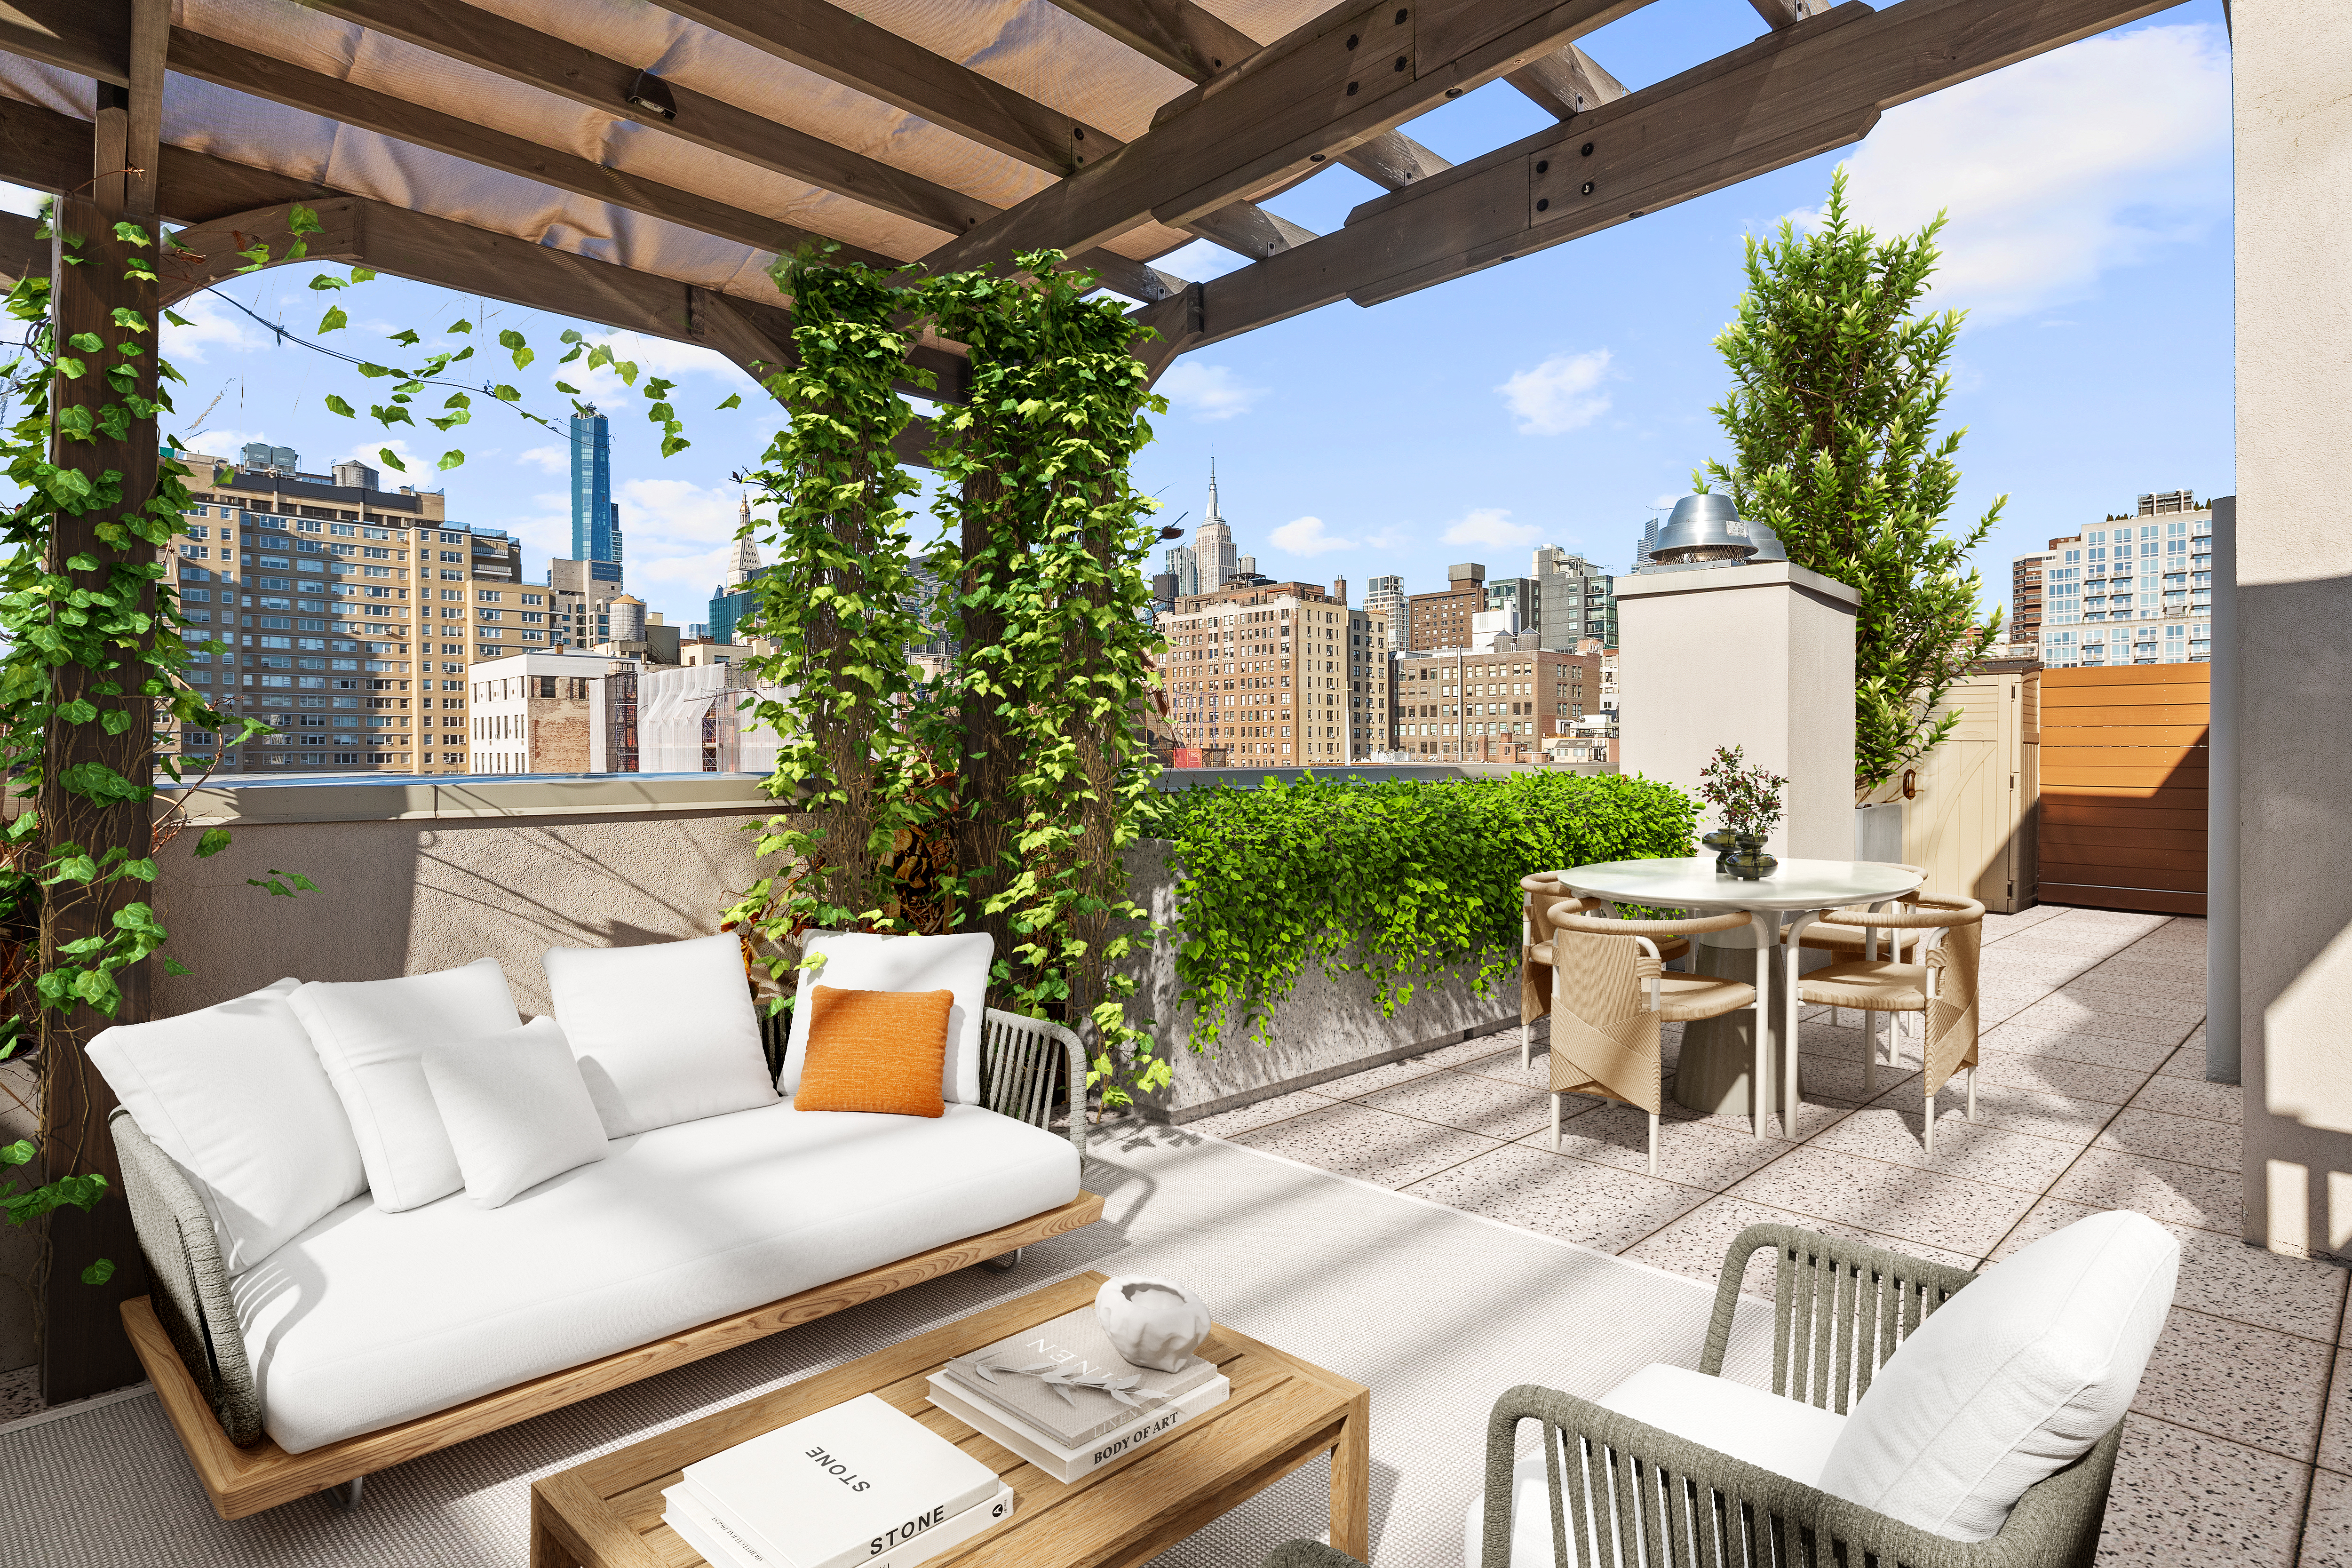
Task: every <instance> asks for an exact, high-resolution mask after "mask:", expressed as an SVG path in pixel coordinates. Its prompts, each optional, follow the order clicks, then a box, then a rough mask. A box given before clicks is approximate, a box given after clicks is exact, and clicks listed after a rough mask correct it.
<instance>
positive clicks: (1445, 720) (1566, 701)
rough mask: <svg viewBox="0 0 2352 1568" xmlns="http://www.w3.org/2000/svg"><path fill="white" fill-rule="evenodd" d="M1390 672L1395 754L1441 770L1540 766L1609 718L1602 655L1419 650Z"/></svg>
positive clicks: (1399, 658)
mask: <svg viewBox="0 0 2352 1568" xmlns="http://www.w3.org/2000/svg"><path fill="white" fill-rule="evenodd" d="M1498 640H1499V641H1501V642H1505V643H1512V642H1520V641H1527V642H1530V643H1531V642H1532V639H1531V638H1528V637H1518V638H1513V637H1504V638H1501V639H1498ZM1390 665H1391V693H1392V695H1391V700H1390V702H1391V724H1392V727H1393V728H1392V735H1393V740H1392V742H1391V747H1390V749H1391V750H1392V751H1400V752H1407V753H1410V754H1412V755H1413V756H1415V757H1420V758H1425V759H1427V760H1430V761H1433V762H1439V761H1444V762H1473V763H1480V762H1485V763H1535V762H1540V761H1542V760H1543V754H1544V742H1545V741H1546V740H1547V739H1548V738H1550V737H1553V736H1559V735H1566V734H1569V733H1571V732H1572V730H1573V727H1574V725H1575V722H1576V721H1577V720H1580V719H1582V718H1584V717H1585V716H1586V715H1587V714H1588V713H1598V712H1599V711H1600V710H1601V655H1600V653H1599V652H1597V651H1594V652H1590V653H1558V652H1552V651H1549V650H1544V649H1538V648H1536V647H1532V646H1530V647H1525V648H1512V647H1497V648H1496V650H1495V651H1493V652H1487V653H1474V652H1472V651H1470V649H1469V648H1467V647H1461V648H1454V649H1448V650H1445V651H1443V652H1423V651H1419V650H1415V651H1411V652H1404V653H1400V654H1398V655H1397V656H1396V657H1395V658H1392V659H1391V660H1390Z"/></svg>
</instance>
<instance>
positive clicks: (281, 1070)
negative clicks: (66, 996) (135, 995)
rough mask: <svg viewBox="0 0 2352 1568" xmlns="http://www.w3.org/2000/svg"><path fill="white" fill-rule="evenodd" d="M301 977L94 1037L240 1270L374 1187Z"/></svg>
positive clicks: (118, 1086) (114, 1080)
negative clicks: (301, 1005) (323, 1056)
mask: <svg viewBox="0 0 2352 1568" xmlns="http://www.w3.org/2000/svg"><path fill="white" fill-rule="evenodd" d="M299 984H302V983H301V982H300V981H299V980H281V981H279V982H278V984H275V985H269V986H265V987H263V988H262V989H261V990H259V991H256V992H254V993H252V994H249V995H245V996H239V997H237V998H236V999H235V1000H234V1001H229V1002H223V1003H221V1004H219V1005H216V1006H212V1007H205V1008H203V1009H201V1010H199V1011H197V1012H194V1013H183V1014H181V1015H180V1016H178V1017H175V1018H158V1019H156V1020H155V1021H153V1022H152V1023H147V1024H117V1025H116V1026H114V1027H112V1028H110V1029H107V1030H104V1031H102V1032H101V1033H100V1035H99V1037H97V1038H96V1039H94V1040H92V1041H90V1043H89V1059H90V1061H91V1063H92V1064H93V1065H94V1066H96V1067H97V1068H98V1070H99V1073H100V1076H102V1077H103V1078H104V1079H106V1082H107V1085H108V1087H109V1088H110V1089H113V1090H114V1097H115V1099H117V1100H121V1102H122V1104H123V1106H124V1108H125V1109H126V1110H129V1111H130V1112H131V1119H132V1120H133V1121H137V1122H138V1123H139V1129H140V1131H142V1132H144V1133H146V1134H147V1136H148V1137H149V1138H150V1139H151V1140H152V1141H153V1142H154V1144H155V1146H156V1147H157V1148H159V1149H161V1150H163V1152H164V1153H166V1154H169V1155H170V1156H171V1157H172V1159H173V1161H174V1162H175V1163H178V1165H179V1167H180V1169H182V1170H183V1171H184V1172H186V1173H187V1174H188V1179H189V1184H191V1185H192V1186H194V1188H195V1190H196V1195H197V1196H198V1197H200V1198H202V1199H203V1200H204V1205H205V1210H206V1211H207V1212H208V1213H209V1214H210V1215H212V1221H213V1234H214V1236H215V1237H216V1238H217V1240H218V1241H219V1244H220V1251H221V1260H222V1262H223V1263H224V1264H225V1265H226V1267H227V1268H228V1271H229V1273H230V1274H231V1275H232V1276H234V1275H237V1274H242V1273H244V1272H245V1271H246V1270H247V1269H248V1268H252V1267H253V1266H254V1265H255V1264H257V1263H258V1262H260V1261H261V1260H262V1259H263V1258H267V1257H268V1256H269V1255H270V1254H271V1253H272V1252H275V1251H276V1250H278V1247H279V1245H280V1244H282V1243H283V1242H285V1241H287V1240H288V1239H289V1238H290V1237H293V1236H294V1235H296V1234H297V1233H298V1232H299V1231H301V1230H302V1229H303V1228H304V1227H305V1226H309V1225H310V1224H311V1223H312V1222H313V1221H315V1220H317V1219H318V1218H319V1217H320V1215H324V1214H327V1213H328V1212H330V1211H331V1210H332V1209H334V1208H336V1207H337V1206H339V1205H342V1204H346V1203H349V1202H350V1201H351V1200H352V1199H353V1198H355V1197H357V1196H359V1195H360V1194H362V1193H363V1192H365V1191H367V1173H366V1172H365V1171H364V1170H363V1169H362V1166H361V1164H360V1146H359V1144H358V1143H357V1142H355V1141H354V1140H353V1139H352V1124H351V1122H350V1121H349V1120H348V1119H346V1118H345V1117H344V1115H343V1106H342V1102H341V1100H338V1099H336V1098H335V1090H334V1088H333V1086H332V1085H331V1084H329V1083H328V1081H327V1074H326V1069H325V1068H321V1067H320V1065H319V1057H318V1053H317V1052H316V1051H314V1050H312V1049H311V1048H310V1036H309V1035H308V1034H306V1033H305V1032H304V1031H303V1028H302V1022H301V1020H300V1019H299V1018H297V1017H296V1016H294V1010H293V1009H292V1008H291V1007H289V1006H288V1005H287V1002H286V999H287V997H289V995H291V994H293V992H294V989H295V987H296V986H298V985H299Z"/></svg>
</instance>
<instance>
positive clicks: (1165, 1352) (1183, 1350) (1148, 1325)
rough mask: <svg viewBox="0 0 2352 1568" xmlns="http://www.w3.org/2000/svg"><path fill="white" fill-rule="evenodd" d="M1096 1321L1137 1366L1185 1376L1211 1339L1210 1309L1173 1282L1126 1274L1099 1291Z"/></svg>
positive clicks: (1117, 1349) (1117, 1347)
mask: <svg viewBox="0 0 2352 1568" xmlns="http://www.w3.org/2000/svg"><path fill="white" fill-rule="evenodd" d="M1095 1321H1097V1323H1100V1324H1101V1325H1102V1331H1103V1333H1104V1335H1105V1336H1106V1337H1107V1338H1108V1339H1109V1341H1110V1343H1111V1348H1112V1349H1113V1350H1115V1351H1117V1352H1118V1353H1119V1354H1120V1355H1121V1356H1123V1357H1125V1358H1126V1359H1127V1361H1128V1362H1129V1363H1130V1364H1132V1365H1135V1366H1148V1367H1150V1368H1151V1369H1152V1370H1153V1371H1154V1372H1181V1371H1183V1370H1184V1368H1185V1366H1186V1364H1187V1363H1190V1362H1191V1361H1192V1352H1193V1351H1195V1350H1197V1349H1198V1348H1200V1343H1201V1342H1202V1340H1204V1339H1207V1338H1208V1337H1209V1309H1208V1305H1207V1303H1205V1302H1203V1301H1202V1300H1201V1298H1199V1297H1198V1296H1195V1295H1194V1294H1192V1291H1190V1290H1187V1289H1184V1287H1183V1286H1181V1285H1179V1284H1178V1283H1176V1281H1174V1280H1173V1279H1159V1278H1156V1277H1154V1276H1152V1275H1150V1274H1121V1275H1118V1276H1116V1277H1115V1278H1113V1279H1106V1280H1104V1281H1103V1288H1102V1289H1100V1290H1097V1291H1096V1292H1095Z"/></svg>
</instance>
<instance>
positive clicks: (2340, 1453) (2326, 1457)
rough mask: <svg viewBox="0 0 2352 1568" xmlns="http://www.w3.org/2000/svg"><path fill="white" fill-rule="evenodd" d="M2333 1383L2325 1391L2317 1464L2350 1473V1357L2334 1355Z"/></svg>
mask: <svg viewBox="0 0 2352 1568" xmlns="http://www.w3.org/2000/svg"><path fill="white" fill-rule="evenodd" d="M2333 1384H2334V1385H2333V1386H2332V1387H2330V1388H2329V1389H2328V1391H2327V1421H2326V1426H2325V1427H2324V1428H2323V1429H2322V1430H2321V1432H2320V1435H2319V1467H2320V1468H2322V1469H2325V1470H2334V1471H2336V1472H2337V1473H2338V1474H2340V1475H2352V1356H2347V1355H2342V1354H2339V1355H2338V1356H2337V1358H2336V1368H2335V1375H2334V1380H2333ZM2273 1447H2275V1445H2273Z"/></svg>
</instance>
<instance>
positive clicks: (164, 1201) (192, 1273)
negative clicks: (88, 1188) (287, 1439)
mask: <svg viewBox="0 0 2352 1568" xmlns="http://www.w3.org/2000/svg"><path fill="white" fill-rule="evenodd" d="M107 1128H108V1130H109V1131H110V1132H112V1133H113V1135H114V1148H115V1152H116V1155H117V1157H118V1158H119V1159H120V1161H121V1166H122V1196H123V1200H124V1201H125V1202H127V1203H128V1204H129V1205H131V1228H132V1230H133V1231H135V1232H136V1233H137V1235H138V1237H139V1250H140V1252H141V1253H142V1254H143V1255H144V1256H145V1258H146V1259H147V1280H148V1300H149V1305H151V1306H152V1307H153V1308H154V1310H155V1318H156V1321H158V1322H160V1323H162V1324H163V1331H164V1332H165V1333H166V1334H169V1335H170V1336H171V1339H172V1345H173V1349H175V1350H177V1351H178V1352H180V1360H181V1362H182V1363H184V1365H185V1366H186V1367H187V1369H188V1373H189V1375H190V1376H192V1377H194V1379H195V1381H196V1386H197V1387H199V1388H201V1389H203V1390H204V1392H205V1399H206V1400H208V1401H209V1402H210V1403H211V1405H212V1407H213V1414H214V1415H216V1416H218V1417H219V1418H220V1424H221V1430H222V1431H223V1432H225V1433H226V1434H227V1436H228V1440H229V1441H230V1442H232V1443H236V1444H237V1445H239V1446H240V1447H243V1446H249V1445H251V1444H254V1443H257V1442H259V1441H261V1436H262V1432H261V1391H260V1389H259V1388H258V1387H257V1386H256V1385H255V1383H254V1379H253V1369H252V1367H251V1366H250V1365H248V1364H247V1361H246V1359H245V1338H244V1336H243V1335H242V1334H240V1333H239V1332H238V1331H237V1325H236V1302H235V1301H233V1300H231V1299H230V1297H229V1284H228V1268H227V1266H226V1264H224V1263H223V1262H222V1260H221V1255H220V1242H219V1238H218V1237H216V1236H215V1234H214V1231H213V1218H212V1215H211V1214H210V1213H209V1212H207V1211H206V1210H205V1204H204V1200H203V1199H202V1198H200V1197H198V1196H197V1195H196V1190H195V1188H194V1186H192V1185H191V1184H189V1182H188V1178H187V1176H186V1175H185V1174H184V1173H182V1171H181V1170H180V1167H179V1166H178V1165H177V1164H176V1163H173V1159H172V1157H171V1156H170V1155H169V1154H166V1153H164V1152H163V1150H161V1149H158V1148H157V1147H156V1146H155V1144H154V1143H153V1142H152V1140H150V1139H149V1138H148V1136H147V1134H146V1133H145V1132H144V1131H141V1130H140V1126H139V1123H138V1122H137V1121H133V1120H132V1119H131V1112H129V1111H128V1110H116V1111H115V1112H114V1113H113V1114H112V1115H111V1116H110V1117H109V1118H107Z"/></svg>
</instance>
